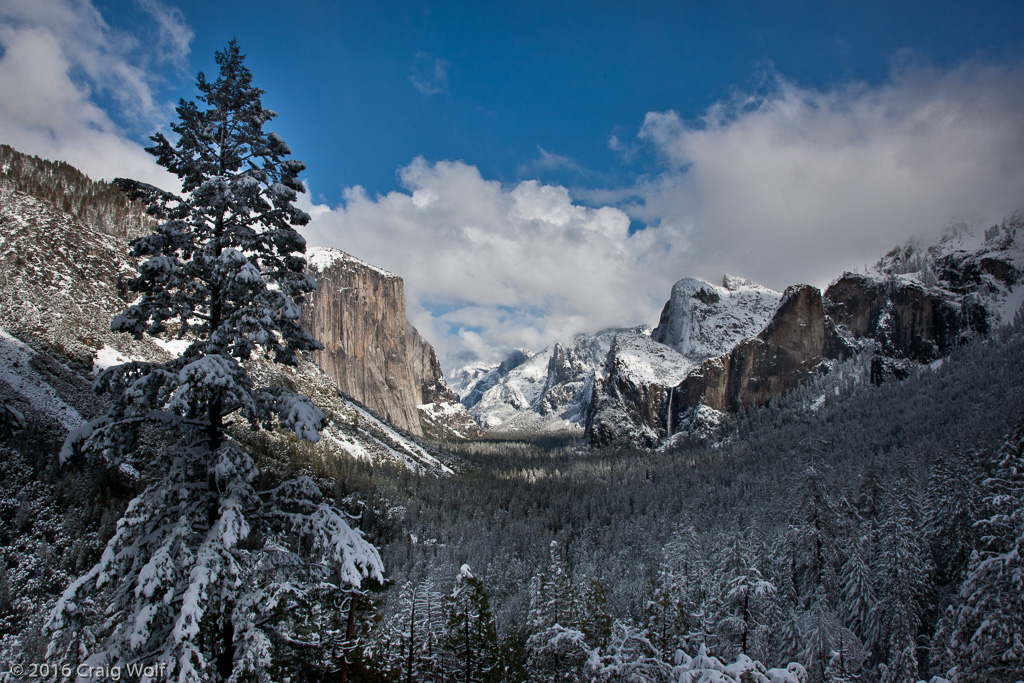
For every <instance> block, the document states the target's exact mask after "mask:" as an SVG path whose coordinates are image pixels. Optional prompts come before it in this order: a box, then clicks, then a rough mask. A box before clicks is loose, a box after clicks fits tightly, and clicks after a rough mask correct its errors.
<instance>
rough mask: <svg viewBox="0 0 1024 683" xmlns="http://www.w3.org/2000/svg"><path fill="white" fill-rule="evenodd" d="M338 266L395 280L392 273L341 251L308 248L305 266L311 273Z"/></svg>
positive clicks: (325, 248) (330, 248)
mask: <svg viewBox="0 0 1024 683" xmlns="http://www.w3.org/2000/svg"><path fill="white" fill-rule="evenodd" d="M338 264H340V265H341V266H342V267H343V268H356V269H367V270H372V271H373V272H375V273H377V274H378V275H380V276H382V277H385V278H397V277H398V276H397V275H395V274H394V273H392V272H390V271H387V270H384V269H383V268H379V267H377V266H375V265H372V264H370V263H367V262H366V261H363V260H361V259H358V258H356V257H355V256H353V255H352V254H348V253H346V252H344V251H342V250H341V249H334V248H332V247H310V248H309V249H307V250H306V265H307V266H308V268H309V269H310V270H313V271H324V270H327V269H328V268H330V267H331V266H336V265H338Z"/></svg>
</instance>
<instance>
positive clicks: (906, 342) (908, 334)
mask: <svg viewBox="0 0 1024 683" xmlns="http://www.w3.org/2000/svg"><path fill="white" fill-rule="evenodd" d="M825 299H826V302H825V306H826V312H827V314H828V315H829V317H830V318H832V320H834V321H835V323H836V325H837V326H839V327H840V328H841V329H843V330H844V331H845V332H847V333H848V334H849V335H850V336H852V337H853V338H854V339H874V340H876V341H877V342H878V343H879V345H880V348H881V351H882V353H883V354H884V355H886V356H890V357H894V358H908V359H910V360H914V361H918V362H920V363H928V362H931V361H933V360H935V359H936V358H940V357H942V356H945V355H946V354H948V353H949V352H950V351H951V350H952V349H953V347H954V346H955V345H956V344H957V343H958V342H959V341H960V340H961V338H962V337H963V336H964V335H965V334H966V333H968V332H973V333H979V334H985V333H986V332H988V327H989V324H988V315H987V311H986V309H985V308H984V307H983V306H980V305H974V304H973V302H972V301H971V299H969V298H964V297H960V296H956V295H952V294H951V293H950V292H948V291H946V290H943V289H939V288H936V287H926V286H924V285H922V284H920V283H918V282H913V281H908V280H901V279H898V278H890V279H888V280H882V279H879V278H877V277H869V276H867V275H859V274H853V273H847V274H846V275H844V276H843V277H841V278H839V279H838V280H836V281H835V282H834V283H832V285H831V286H830V287H829V288H828V290H827V291H826V292H825Z"/></svg>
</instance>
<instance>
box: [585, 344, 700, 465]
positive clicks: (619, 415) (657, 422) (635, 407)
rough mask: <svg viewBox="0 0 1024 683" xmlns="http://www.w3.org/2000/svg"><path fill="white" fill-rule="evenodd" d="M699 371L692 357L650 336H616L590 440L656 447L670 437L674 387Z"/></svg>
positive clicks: (597, 391) (591, 418)
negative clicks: (669, 420)
mask: <svg viewBox="0 0 1024 683" xmlns="http://www.w3.org/2000/svg"><path fill="white" fill-rule="evenodd" d="M696 367H698V363H697V362H695V361H694V360H693V358H692V357H689V356H684V355H683V354H681V353H679V352H678V351H676V350H675V349H673V348H672V347H670V346H666V345H664V344H661V343H659V342H657V341H655V340H654V339H652V338H651V337H649V336H647V335H644V334H637V332H636V331H632V332H624V333H620V334H617V335H616V336H615V338H614V340H613V343H612V345H611V347H610V348H609V351H608V355H607V357H606V359H605V363H604V366H603V367H602V368H601V373H600V375H599V377H598V380H597V383H596V385H595V387H594V392H593V397H592V401H591V404H590V410H589V412H588V415H587V423H586V434H587V439H588V440H589V441H590V442H591V443H592V444H608V443H612V442H617V441H628V442H630V443H634V444H639V445H643V446H647V447H654V446H657V445H658V444H659V443H660V442H661V440H662V439H664V438H665V437H666V436H668V435H669V433H670V432H669V426H670V425H669V424H668V419H669V418H668V416H669V415H670V414H671V412H672V405H671V400H672V387H675V386H676V385H678V384H679V383H680V382H682V381H683V380H684V379H685V378H686V376H687V375H688V374H689V373H690V372H692V371H693V370H694V369H695V368H696Z"/></svg>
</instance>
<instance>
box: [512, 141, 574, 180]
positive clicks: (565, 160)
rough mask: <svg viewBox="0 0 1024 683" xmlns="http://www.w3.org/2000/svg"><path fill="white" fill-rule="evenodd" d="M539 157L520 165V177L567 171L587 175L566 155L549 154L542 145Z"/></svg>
mask: <svg viewBox="0 0 1024 683" xmlns="http://www.w3.org/2000/svg"><path fill="white" fill-rule="evenodd" d="M537 153H538V156H537V158H536V159H534V160H532V161H530V162H529V163H525V164H520V165H519V168H518V169H517V173H518V174H519V177H521V178H522V177H525V176H529V175H533V174H536V173H540V172H543V171H557V170H567V171H574V172H576V173H581V174H582V173H585V171H584V169H583V167H581V166H580V165H579V164H578V163H576V162H575V161H573V160H572V159H571V158H570V157H567V156H565V155H564V154H556V153H554V152H549V151H548V150H546V149H544V148H543V147H541V146H540V145H537Z"/></svg>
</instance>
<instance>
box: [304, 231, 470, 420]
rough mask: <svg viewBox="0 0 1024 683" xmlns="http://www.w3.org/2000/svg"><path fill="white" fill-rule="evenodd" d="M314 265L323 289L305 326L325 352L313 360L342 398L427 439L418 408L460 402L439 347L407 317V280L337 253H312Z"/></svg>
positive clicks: (311, 305)
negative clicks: (439, 356)
mask: <svg viewBox="0 0 1024 683" xmlns="http://www.w3.org/2000/svg"><path fill="white" fill-rule="evenodd" d="M308 263H309V271H310V273H311V274H312V275H313V276H314V277H315V278H316V279H317V283H318V285H317V289H316V292H315V293H314V294H313V296H312V300H311V301H309V302H307V303H306V304H304V305H303V311H302V315H303V322H304V324H306V325H308V326H309V329H310V331H311V332H312V333H313V336H314V337H316V338H317V339H318V340H320V343H321V344H323V347H324V348H323V349H322V350H320V351H315V352H313V353H312V358H313V361H314V362H315V363H316V364H317V365H319V366H320V367H321V368H322V369H323V370H324V371H325V372H326V373H327V374H328V376H330V377H331V378H332V379H333V380H334V381H335V382H337V384H338V388H339V389H340V390H341V391H342V392H343V393H345V394H347V395H349V396H352V397H353V398H355V399H356V400H358V401H359V402H360V403H362V404H363V405H365V406H366V407H367V408H369V409H370V410H372V411H373V412H375V413H377V414H378V415H381V416H382V417H384V418H386V419H387V420H388V421H389V422H391V423H392V424H394V425H395V426H397V427H399V428H401V429H404V430H405V431H407V432H409V433H411V434H415V435H417V436H423V435H424V430H423V426H422V424H421V411H420V409H419V407H420V406H422V405H424V404H435V403H457V401H456V399H455V395H454V394H453V393H452V391H451V390H450V389H449V388H448V385H447V384H446V383H445V381H444V374H443V373H442V371H441V366H440V363H438V360H437V356H436V355H435V353H434V349H433V347H431V346H430V344H429V343H427V342H426V341H425V340H424V339H423V337H421V336H420V334H419V333H418V332H417V331H416V329H415V328H414V327H412V326H411V325H409V323H408V321H407V320H406V314H405V289H404V284H403V282H402V278H400V277H398V276H397V275H394V274H392V273H389V272H387V271H385V270H382V269H380V268H377V267H375V266H371V265H370V264H368V263H364V262H362V261H360V260H359V259H357V258H355V257H353V256H350V255H348V254H346V253H344V252H342V251H339V250H337V249H324V248H313V249H310V250H309V254H308ZM466 419H467V420H468V416H466ZM433 422H434V421H433V420H432V421H431V424H432V426H435V425H434V424H433ZM460 422H465V420H460ZM431 431H432V432H435V433H434V434H432V436H434V437H437V436H439V435H438V434H437V433H436V430H434V429H432V430H431Z"/></svg>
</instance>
